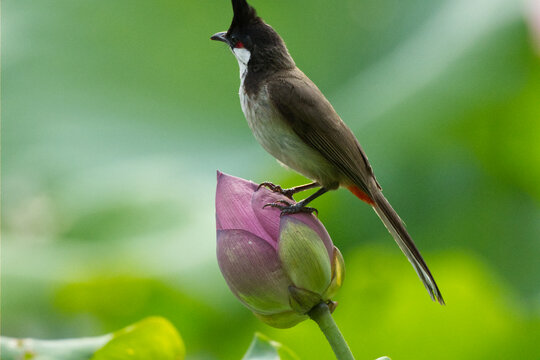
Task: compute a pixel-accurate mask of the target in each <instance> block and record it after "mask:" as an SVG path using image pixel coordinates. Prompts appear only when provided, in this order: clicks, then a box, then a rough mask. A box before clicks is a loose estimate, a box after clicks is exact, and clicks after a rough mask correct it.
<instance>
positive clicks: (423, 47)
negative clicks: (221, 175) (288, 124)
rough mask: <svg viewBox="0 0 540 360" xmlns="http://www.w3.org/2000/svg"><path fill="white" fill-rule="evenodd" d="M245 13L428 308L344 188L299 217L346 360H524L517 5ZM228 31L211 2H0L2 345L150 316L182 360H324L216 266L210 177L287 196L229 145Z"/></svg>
mask: <svg viewBox="0 0 540 360" xmlns="http://www.w3.org/2000/svg"><path fill="white" fill-rule="evenodd" d="M252 3H253V5H254V6H255V7H256V8H257V9H258V11H259V14H261V15H262V16H263V18H264V19H265V20H266V21H267V22H268V23H270V24H272V25H273V26H274V28H276V29H277V30H278V32H279V33H280V34H281V35H282V36H283V37H284V39H285V40H286V42H287V45H288V47H289V50H290V52H291V54H292V55H293V57H294V58H295V60H296V62H297V65H298V66H299V67H300V68H301V69H302V70H303V71H304V72H305V73H306V74H307V75H308V76H310V77H311V79H312V80H314V81H315V82H316V83H317V84H318V86H319V87H320V88H321V89H322V91H323V92H324V93H325V94H326V95H327V97H328V98H329V99H330V101H331V102H332V103H333V104H334V106H335V107H336V109H337V111H338V112H339V113H340V114H341V115H342V117H343V119H344V120H345V121H346V122H347V123H348V124H349V126H350V127H351V128H352V129H353V131H354V132H355V133H356V135H357V136H358V138H359V140H360V142H361V143H362V145H363V147H364V149H365V150H366V152H367V154H368V156H369V158H370V160H371V162H372V164H373V167H374V169H375V171H376V174H377V176H378V179H379V180H380V182H381V184H382V186H383V187H384V190H385V194H386V195H387V197H388V198H389V200H390V201H391V202H392V204H393V205H394V207H395V208H396V209H397V210H398V212H399V213H400V215H401V217H402V218H403V219H404V220H405V221H406V222H407V226H408V228H409V230H410V232H411V233H412V235H413V237H414V238H415V240H416V242H417V244H418V246H419V247H420V249H421V250H422V252H423V254H424V256H425V258H426V261H427V263H428V264H429V266H430V268H431V270H432V272H433V273H434V275H435V278H436V279H437V281H438V283H439V286H440V288H441V290H442V292H443V295H444V296H445V300H446V301H447V306H446V307H441V306H438V305H437V304H435V303H432V302H431V301H430V300H429V297H428V295H427V294H426V291H425V290H424V289H423V286H422V284H421V282H420V281H419V280H418V279H417V277H416V274H415V273H414V271H413V269H412V268H411V266H410V265H409V264H408V262H407V260H406V259H405V257H404V256H402V255H401V253H400V251H399V249H398V247H397V246H396V245H395V244H394V243H393V241H392V239H391V237H390V235H389V234H388V233H387V231H386V229H385V228H384V227H383V226H382V224H381V223H380V221H379V220H378V219H377V217H376V215H375V214H374V213H373V211H371V210H370V209H369V207H368V206H366V205H365V204H363V203H361V202H359V201H357V200H356V199H355V198H354V197H353V196H352V195H351V194H349V193H348V192H347V191H345V190H341V191H337V192H333V193H331V194H328V195H325V196H324V197H323V198H321V199H320V200H317V201H316V202H315V203H314V205H315V206H316V207H317V208H318V209H319V211H320V219H321V220H322V221H323V222H324V223H325V224H326V226H327V228H328V230H329V232H330V234H331V235H332V237H333V240H334V242H335V243H336V244H337V245H338V247H339V248H340V249H341V250H342V252H343V254H344V257H345V261H346V265H347V275H346V279H345V284H344V288H343V289H342V291H341V292H340V294H338V297H337V299H336V300H338V301H339V303H340V305H339V307H338V309H337V310H336V312H335V318H336V320H337V322H338V324H339V325H340V326H341V328H342V331H343V333H344V335H345V337H346V338H347V340H348V341H349V343H350V345H351V347H352V350H353V352H354V353H355V354H356V356H357V358H359V359H373V358H376V357H379V356H382V355H389V356H391V357H392V358H394V359H510V358H527V359H533V358H535V359H540V352H539V351H538V349H539V348H538V339H539V336H540V207H539V200H540V57H539V52H538V51H535V49H538V47H535V42H534V39H535V36H534V34H533V29H534V28H535V27H534V26H535V25H534V24H535V23H534V22H535V21H537V23H536V25H538V23H540V15H539V13H536V15H535V14H534V9H535V7H534V6H533V3H532V2H529V3H522V2H520V1H516V0H446V1H444V0H430V1H428V0H409V1H401V0H341V1H334V2H330V1H323V0H309V1H308V0H301V1H300V0H297V1H285V0H274V1H263V0H253V1H252ZM536 8H537V9H538V6H536ZM231 16H232V10H231V6H230V2H229V1H228V0H220V1H216V0H213V1H209V0H198V1H195V0H192V1H187V0H176V1H172V0H163V1H139V0H113V1H104V0H87V1H73V0H4V1H2V33H3V39H2V70H3V72H2V77H3V79H2V80H3V81H2V100H3V101H2V120H3V124H2V127H3V128H2V140H3V148H2V150H3V151H2V200H3V203H2V225H3V226H2V269H1V270H2V334H3V335H7V336H15V337H39V338H61V337H79V336H91V335H97V334H102V333H107V332H110V331H113V330H116V329H119V328H121V327H123V326H126V325H128V324H130V323H133V322H135V321H137V320H139V319H141V318H143V317H145V316H149V315H162V316H165V317H167V318H168V319H170V320H171V321H172V322H173V323H174V325H175V326H176V327H177V328H178V329H179V331H180V332H181V334H182V336H183V338H184V340H185V342H186V347H187V351H188V355H189V359H239V358H240V357H241V356H242V354H243V353H244V352H245V350H246V349H247V347H248V345H249V343H250V341H251V338H252V335H253V332H254V331H261V332H263V333H265V334H266V335H268V336H270V337H272V338H274V339H276V340H278V341H280V342H283V343H284V344H286V345H287V346H289V347H290V348H291V349H292V350H294V351H295V352H296V353H297V354H298V355H299V356H300V357H301V358H303V359H327V358H328V359H330V358H332V355H331V353H330V349H329V346H328V344H327V343H326V342H325V341H324V339H323V336H322V334H321V333H320V332H319V331H318V329H317V327H316V325H315V324H314V323H312V322H304V323H302V324H300V325H298V326H297V327H295V328H293V329H289V330H276V329H271V328H269V327H267V326H265V325H263V324H262V323H261V322H259V321H258V320H256V319H255V318H254V316H252V314H251V313H250V312H249V311H248V310H246V309H245V308H243V307H242V305H241V304H240V303H239V302H238V301H237V300H236V299H235V298H234V297H233V295H232V294H231V293H230V291H229V290H228V288H227V287H226V285H225V282H224V280H223V279H222V277H221V274H220V273H219V269H218V267H217V263H216V259H215V221H214V191H215V175H216V174H215V172H216V170H217V169H220V170H222V171H224V172H227V173H230V174H233V175H236V176H241V177H244V178H248V179H251V180H253V181H255V182H262V181H265V180H271V181H273V182H275V183H280V184H282V185H284V186H294V185H298V184H301V183H303V182H305V181H306V180H305V179H303V178H302V177H300V176H298V175H295V174H293V173H292V172H290V171H288V170H286V169H284V168H281V167H280V166H279V165H278V164H277V163H276V162H275V161H274V159H273V158H271V156H270V155H268V154H266V153H265V152H264V150H263V149H262V148H261V147H260V146H259V145H258V144H257V143H256V141H255V140H254V138H253V137H252V135H251V133H250V131H249V128H248V127H247V125H246V122H245V120H244V117H243V114H242V112H241V110H240V106H239V101H238V85H239V79H238V68H237V67H238V66H237V64H236V60H235V59H234V57H233V56H232V54H230V52H229V50H227V49H226V46H224V45H223V44H221V43H215V42H211V41H210V40H209V37H210V35H212V34H213V33H215V32H217V31H221V30H226V29H227V27H228V25H229V23H230V20H231ZM535 16H536V20H535ZM537 28H538V27H537ZM537 35H538V34H537ZM536 39H540V37H536ZM538 45H540V44H538Z"/></svg>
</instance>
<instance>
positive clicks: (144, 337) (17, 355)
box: [0, 317, 185, 360]
mask: <svg viewBox="0 0 540 360" xmlns="http://www.w3.org/2000/svg"><path fill="white" fill-rule="evenodd" d="M0 345H1V357H2V359H5V360H30V359H32V360H89V359H91V360H124V359H125V360H128V359H129V360H135V359H140V360H148V359H160V360H183V359H184V356H185V348H184V343H183V342H182V338H181V337H180V334H178V332H177V331H176V329H175V328H174V326H173V325H172V324H171V323H170V322H169V321H168V320H166V319H164V318H160V317H151V318H147V319H144V320H142V321H139V322H137V323H135V324H133V325H131V326H128V327H126V328H124V329H122V330H119V331H117V332H115V333H114V334H110V335H104V336H99V337H92V338H80V339H67V340H36V339H13V338H4V337H2V338H0Z"/></svg>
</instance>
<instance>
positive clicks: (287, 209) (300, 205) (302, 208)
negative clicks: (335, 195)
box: [264, 184, 328, 215]
mask: <svg viewBox="0 0 540 360" xmlns="http://www.w3.org/2000/svg"><path fill="white" fill-rule="evenodd" d="M308 185H311V184H308ZM327 191H328V189H326V188H324V187H321V188H320V189H319V190H317V191H316V192H315V193H313V194H312V195H310V196H308V197H307V198H305V199H304V200H302V201H300V202H297V203H296V204H294V205H293V204H290V203H289V202H288V201H286V200H278V201H276V202H274V203H270V204H266V205H264V207H267V206H270V207H275V208H278V209H280V210H281V215H288V214H297V213H301V212H303V213H310V214H311V213H312V212H316V213H317V215H318V214H319V212H318V211H317V209H315V208H312V207H307V206H306V205H307V204H308V203H310V202H311V201H313V200H314V199H316V198H318V197H319V196H321V195H322V194H324V193H325V192H327Z"/></svg>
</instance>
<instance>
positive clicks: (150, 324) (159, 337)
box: [92, 317, 186, 360]
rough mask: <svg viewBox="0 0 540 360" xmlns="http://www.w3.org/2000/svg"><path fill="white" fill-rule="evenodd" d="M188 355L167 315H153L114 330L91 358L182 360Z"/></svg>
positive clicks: (97, 359)
mask: <svg viewBox="0 0 540 360" xmlns="http://www.w3.org/2000/svg"><path fill="white" fill-rule="evenodd" d="M185 354H186V350H185V347H184V343H183V342H182V339H181V338H180V335H179V334H178V332H177V331H176V329H175V328H174V326H172V324H171V323H170V322H169V321H168V320H166V319H164V318H159V317H153V318H148V319H145V320H142V321H140V322H138V323H136V324H133V325H131V326H129V327H127V328H125V329H122V330H120V331H118V332H116V333H114V336H113V338H112V340H111V341H109V342H108V343H107V344H106V345H105V346H104V347H103V348H101V349H99V350H98V351H96V353H95V354H94V356H93V357H92V360H124V359H125V360H127V359H130V360H148V359H162V360H183V359H184V357H185Z"/></svg>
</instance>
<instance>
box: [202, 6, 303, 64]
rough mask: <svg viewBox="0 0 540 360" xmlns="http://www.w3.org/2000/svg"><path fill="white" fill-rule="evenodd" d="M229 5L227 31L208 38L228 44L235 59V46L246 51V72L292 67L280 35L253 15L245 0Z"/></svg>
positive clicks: (251, 8) (255, 14)
mask: <svg viewBox="0 0 540 360" xmlns="http://www.w3.org/2000/svg"><path fill="white" fill-rule="evenodd" d="M232 6H233V11H234V16H233V20H232V23H231V26H230V27H229V30H227V31H226V32H220V33H217V34H214V35H213V36H212V37H211V38H210V39H212V40H218V41H223V42H224V43H226V44H228V45H229V46H230V47H231V50H233V53H235V55H236V56H237V58H238V54H237V52H236V51H234V50H235V49H245V50H247V51H249V63H248V64H247V65H248V67H249V69H250V71H261V70H269V69H280V68H288V67H291V66H294V61H293V60H292V58H291V56H290V55H289V52H288V51H287V47H286V46H285V43H284V42H283V40H282V39H281V37H280V36H279V35H278V33H277V32H276V31H275V30H274V29H273V28H272V27H271V26H270V25H268V24H266V23H265V22H264V21H263V20H262V19H261V18H260V17H259V16H257V12H256V11H255V9H254V8H253V7H252V6H250V5H249V4H248V3H247V2H246V0H232ZM239 61H240V59H239Z"/></svg>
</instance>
